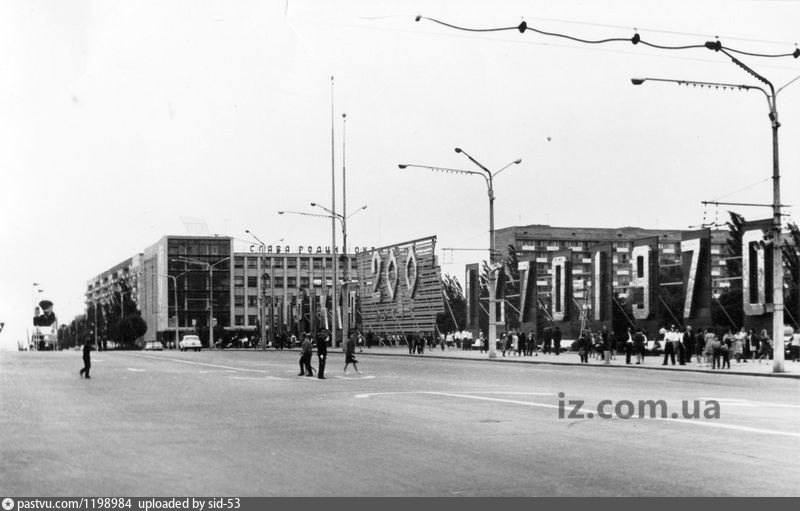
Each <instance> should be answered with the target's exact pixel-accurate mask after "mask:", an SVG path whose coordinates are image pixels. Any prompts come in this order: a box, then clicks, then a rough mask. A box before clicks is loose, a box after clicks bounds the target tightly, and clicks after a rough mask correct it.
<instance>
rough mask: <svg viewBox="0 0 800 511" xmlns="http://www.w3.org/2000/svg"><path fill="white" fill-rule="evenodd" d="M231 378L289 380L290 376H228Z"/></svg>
mask: <svg viewBox="0 0 800 511" xmlns="http://www.w3.org/2000/svg"><path fill="white" fill-rule="evenodd" d="M228 378H229V379H231V380H249V381H267V380H270V381H274V380H279V381H287V380H289V378H281V377H280V376H228Z"/></svg>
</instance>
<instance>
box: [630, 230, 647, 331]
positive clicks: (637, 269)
mask: <svg viewBox="0 0 800 511" xmlns="http://www.w3.org/2000/svg"><path fill="white" fill-rule="evenodd" d="M631 272H632V274H633V278H632V279H631V293H632V294H633V297H634V298H633V299H632V300H631V303H632V304H633V317H634V318H636V319H647V318H648V316H650V247H648V246H647V245H641V246H638V247H633V250H631ZM637 289H641V290H642V293H641V295H642V299H641V302H640V303H637V300H636V295H637V294H638V293H634V290H637Z"/></svg>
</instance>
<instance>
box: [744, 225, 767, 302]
mask: <svg viewBox="0 0 800 511" xmlns="http://www.w3.org/2000/svg"><path fill="white" fill-rule="evenodd" d="M763 242H764V234H763V233H762V232H761V230H760V229H753V230H750V231H745V232H744V233H743V234H742V301H743V306H744V313H745V314H747V315H748V316H760V315H761V314H764V312H765V310H766V309H765V304H766V302H767V296H766V295H767V292H766V288H767V285H766V277H765V274H764V272H765V271H766V261H765V260H764V247H763Z"/></svg>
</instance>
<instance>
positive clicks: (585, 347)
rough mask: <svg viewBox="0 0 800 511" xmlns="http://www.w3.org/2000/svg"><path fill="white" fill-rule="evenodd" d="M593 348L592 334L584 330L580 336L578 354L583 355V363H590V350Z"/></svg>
mask: <svg viewBox="0 0 800 511" xmlns="http://www.w3.org/2000/svg"><path fill="white" fill-rule="evenodd" d="M590 349H592V336H591V334H590V333H589V332H588V331H586V330H584V331H583V332H581V336H580V337H579V338H578V355H579V356H580V357H581V364H588V363H589V350H590Z"/></svg>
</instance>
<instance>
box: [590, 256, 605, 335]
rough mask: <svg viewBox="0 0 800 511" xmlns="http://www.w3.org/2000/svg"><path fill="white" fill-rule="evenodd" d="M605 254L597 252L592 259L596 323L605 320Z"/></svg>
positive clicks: (593, 305)
mask: <svg viewBox="0 0 800 511" xmlns="http://www.w3.org/2000/svg"><path fill="white" fill-rule="evenodd" d="M602 264H603V252H599V251H598V252H595V253H594V257H593V258H592V265H593V266H594V271H593V272H592V309H593V312H592V316H593V317H594V319H595V321H601V320H602V319H603V299H602V297H603V266H602Z"/></svg>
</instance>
